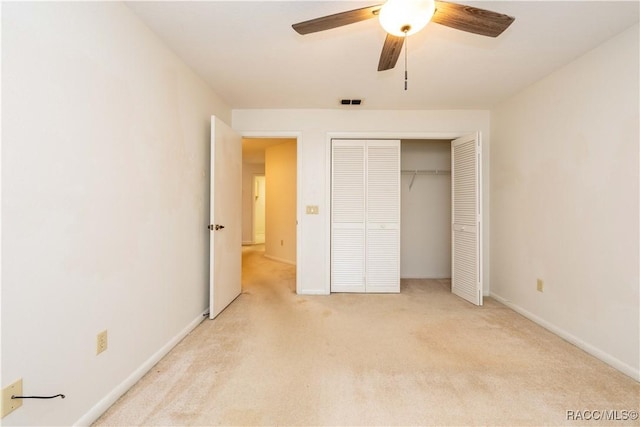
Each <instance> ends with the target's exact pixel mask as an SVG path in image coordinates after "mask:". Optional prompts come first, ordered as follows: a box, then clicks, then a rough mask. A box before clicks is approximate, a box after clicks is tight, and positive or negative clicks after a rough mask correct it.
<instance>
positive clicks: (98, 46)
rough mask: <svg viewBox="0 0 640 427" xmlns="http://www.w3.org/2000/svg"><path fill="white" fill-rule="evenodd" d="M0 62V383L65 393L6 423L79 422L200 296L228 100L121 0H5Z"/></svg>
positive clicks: (30, 404)
mask: <svg viewBox="0 0 640 427" xmlns="http://www.w3.org/2000/svg"><path fill="white" fill-rule="evenodd" d="M2 67H3V68H2V125H3V126H2V256H3V258H2V267H3V268H2V322H1V323H2V367H1V369H2V386H5V385H7V384H9V383H10V382H12V381H13V380H15V379H17V378H19V377H21V378H23V380H24V393H25V394H50V393H64V394H65V395H66V396H67V398H66V399H64V400H60V399H55V400H49V401H27V402H25V403H24V405H23V406H22V408H20V409H18V410H17V411H15V412H14V413H12V414H10V415H9V416H7V417H6V418H4V419H3V420H2V422H3V424H4V425H71V424H73V423H75V422H78V421H80V422H83V423H88V422H90V421H92V418H93V417H94V416H96V415H99V414H100V412H101V410H103V409H106V406H108V404H109V403H110V402H111V401H113V400H112V399H113V398H115V397H117V393H118V392H123V391H125V390H126V388H127V387H128V384H131V382H132V381H133V380H135V378H136V377H137V376H139V375H141V374H142V373H143V372H144V369H145V368H149V367H150V365H149V363H151V362H152V361H153V360H155V359H157V358H158V357H159V356H160V355H162V354H163V352H164V351H167V350H168V348H169V347H170V346H171V345H172V344H173V343H175V339H177V338H179V337H180V336H181V335H182V334H184V333H185V331H187V330H189V328H191V327H193V326H194V325H195V324H197V322H198V321H199V320H200V319H201V318H202V316H201V314H202V312H203V311H204V310H205V309H206V308H207V305H208V273H209V272H208V240H209V235H208V232H207V231H206V228H205V226H206V224H207V223H208V211H209V153H210V150H209V126H210V125H209V123H210V115H211V114H216V115H218V116H219V117H220V118H221V119H223V120H225V121H227V122H229V121H230V120H229V119H230V115H231V112H230V110H229V108H228V107H227V106H225V105H224V103H223V102H221V101H220V99H219V98H218V97H217V96H216V95H215V94H214V93H213V92H212V91H211V90H210V89H209V88H208V86H207V85H205V84H204V83H203V81H201V80H200V79H199V78H197V77H196V76H195V75H194V74H193V73H192V72H191V71H189V69H187V68H186V66H185V65H183V64H182V63H181V62H180V61H179V60H178V59H177V57H176V56H174V55H173V54H172V53H171V52H170V51H169V50H168V49H166V48H165V47H164V45H163V44H162V43H160V42H159V40H158V39H157V38H156V37H155V36H154V35H153V34H152V33H151V32H150V31H149V30H148V29H147V27H146V26H144V25H143V24H142V23H141V22H140V21H139V20H138V18H137V17H135V15H133V14H132V13H131V12H130V11H129V9H128V8H127V7H125V6H124V5H123V4H121V3H111V2H101V3H93V2H91V3H88V2H82V3H81V2H77V3H47V2H42V3H24V2H16V3H3V4H2ZM103 329H107V330H108V334H109V349H108V350H107V351H106V352H105V353H103V354H101V355H99V356H96V354H95V347H96V334H97V333H98V332H100V331H102V330H103ZM130 376H131V377H130ZM127 379H128V380H127Z"/></svg>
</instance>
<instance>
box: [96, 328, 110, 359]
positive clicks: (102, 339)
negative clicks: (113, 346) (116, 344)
mask: <svg viewBox="0 0 640 427" xmlns="http://www.w3.org/2000/svg"><path fill="white" fill-rule="evenodd" d="M108 346H109V341H108V340H107V330H106V329H105V330H104V331H102V332H100V333H99V334H98V337H97V340H96V354H100V353H102V352H103V351H105V350H106V349H107V347H108Z"/></svg>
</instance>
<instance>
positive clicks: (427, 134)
mask: <svg viewBox="0 0 640 427" xmlns="http://www.w3.org/2000/svg"><path fill="white" fill-rule="evenodd" d="M473 133H477V134H478V136H479V138H481V139H483V133H482V131H481V130H480V129H476V130H468V131H454V132H433V131H424V132H422V131H418V132H327V133H326V139H325V156H326V157H325V168H326V171H325V177H326V181H325V190H326V191H325V206H327V212H329V214H328V215H326V216H325V224H324V228H325V233H326V234H325V235H326V236H327V239H328V240H327V241H328V244H327V245H326V247H325V259H326V260H328V262H326V263H325V269H326V270H325V278H326V279H325V284H324V288H325V293H326V294H327V295H329V294H331V262H330V260H331V140H333V139H399V140H403V139H450V140H452V141H453V140H454V139H457V138H461V137H463V136H466V135H469V134H473ZM483 150H485V152H484V153H483V156H482V163H483V164H482V176H481V177H480V181H481V183H482V184H481V185H482V202H483V203H482V218H483V222H482V230H481V233H482V235H484V236H488V235H489V228H488V227H489V213H488V212H487V211H486V209H487V208H488V206H489V203H488V197H489V189H488V188H485V185H486V184H487V183H488V182H489V165H488V164H487V163H488V162H489V155H488V150H486V148H485V149H483ZM487 245H488V241H486V239H485V240H483V242H482V251H483V253H484V256H483V265H482V266H481V268H482V279H483V281H484V289H483V293H484V295H485V296H488V295H489V290H490V289H489V281H488V275H489V257H490V253H489V248H488V247H487ZM296 286H297V283H296Z"/></svg>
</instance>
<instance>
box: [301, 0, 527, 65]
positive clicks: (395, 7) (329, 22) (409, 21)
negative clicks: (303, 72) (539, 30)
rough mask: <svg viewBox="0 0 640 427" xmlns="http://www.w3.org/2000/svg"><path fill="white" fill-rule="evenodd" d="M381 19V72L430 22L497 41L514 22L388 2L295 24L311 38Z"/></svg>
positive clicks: (410, 0)
mask: <svg viewBox="0 0 640 427" xmlns="http://www.w3.org/2000/svg"><path fill="white" fill-rule="evenodd" d="M376 16H377V17H379V19H380V25H382V27H383V28H384V30H385V31H386V32H387V38H386V39H385V41H384V45H383V47H382V52H381V54H380V61H379V62H378V71H385V70H390V69H392V68H393V67H395V65H396V62H397V61H398V57H399V56H400V51H401V50H402V45H403V43H404V42H405V41H406V37H407V36H410V35H412V34H415V33H416V32H418V31H420V30H421V29H422V28H424V26H425V25H427V23H429V21H433V22H435V23H438V24H442V25H446V26H447V27H451V28H455V29H457V30H461V31H466V32H469V33H474V34H480V35H483V36H489V37H497V36H499V35H500V34H502V32H503V31H504V30H506V29H507V28H508V27H509V25H511V23H512V22H513V21H514V20H515V18H513V17H511V16H508V15H504V14H501V13H496V12H492V11H490V10H485V9H480V8H477V7H471V6H465V5H461V4H456V3H449V2H444V1H439V0H387V1H386V2H385V3H384V4H378V5H375V6H368V7H363V8H360V9H354V10H349V11H346V12H340V13H336V14H333V15H328V16H323V17H321V18H315V19H311V20H309V21H304V22H299V23H297V24H293V25H292V27H293V29H294V30H296V31H297V32H298V33H299V34H303V35H304V34H309V33H315V32H318V31H325V30H330V29H332V28H337V27H342V26H343V25H348V24H353V23H356V22H360V21H364V20H367V19H371V18H374V17H376Z"/></svg>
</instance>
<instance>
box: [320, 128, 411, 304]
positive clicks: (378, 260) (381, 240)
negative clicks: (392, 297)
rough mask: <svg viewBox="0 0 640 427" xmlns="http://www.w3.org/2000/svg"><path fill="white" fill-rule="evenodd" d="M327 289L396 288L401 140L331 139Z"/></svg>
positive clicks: (387, 290) (392, 289)
mask: <svg viewBox="0 0 640 427" xmlns="http://www.w3.org/2000/svg"><path fill="white" fill-rule="evenodd" d="M331 182H332V185H331V195H332V197H331V211H332V212H331V291H332V292H400V141H398V140H333V142H332V181H331Z"/></svg>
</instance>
